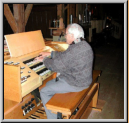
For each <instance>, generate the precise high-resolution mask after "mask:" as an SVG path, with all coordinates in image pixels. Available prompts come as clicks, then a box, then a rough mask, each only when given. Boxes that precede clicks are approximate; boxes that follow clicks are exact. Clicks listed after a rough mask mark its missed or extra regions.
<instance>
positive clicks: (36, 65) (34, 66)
mask: <svg viewBox="0 0 129 123" xmlns="http://www.w3.org/2000/svg"><path fill="white" fill-rule="evenodd" d="M42 64H43V63H42V62H40V63H38V64H35V65H33V66H31V67H30V69H33V68H36V67H38V66H39V65H42Z"/></svg>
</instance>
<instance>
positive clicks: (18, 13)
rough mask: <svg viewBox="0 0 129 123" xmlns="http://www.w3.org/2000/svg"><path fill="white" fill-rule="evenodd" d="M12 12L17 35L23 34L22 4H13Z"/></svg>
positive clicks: (23, 15)
mask: <svg viewBox="0 0 129 123" xmlns="http://www.w3.org/2000/svg"><path fill="white" fill-rule="evenodd" d="M13 11H14V18H15V20H16V23H17V33H19V32H25V14H24V4H13Z"/></svg>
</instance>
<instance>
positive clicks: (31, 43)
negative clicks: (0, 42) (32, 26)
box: [4, 30, 68, 119]
mask: <svg viewBox="0 0 129 123" xmlns="http://www.w3.org/2000/svg"><path fill="white" fill-rule="evenodd" d="M5 39H6V42H7V46H8V49H9V53H10V58H9V59H5V60H4V119H37V118H39V119H40V118H46V114H45V111H44V109H43V107H42V106H43V104H42V102H41V100H40V96H39V90H40V89H41V88H42V87H43V86H45V83H46V82H47V81H49V80H51V79H53V78H55V77H56V73H55V72H52V71H50V70H48V69H47V68H46V67H45V65H44V64H43V63H42V62H34V58H35V57H37V56H39V53H40V52H51V51H64V50H66V49H67V48H68V44H66V43H64V42H59V43H58V42H48V43H46V45H45V42H44V38H43V36H42V33H41V30H37V31H30V32H22V33H16V34H10V35H5ZM49 57H50V56H49ZM41 114H44V115H41ZM37 115H40V116H37Z"/></svg>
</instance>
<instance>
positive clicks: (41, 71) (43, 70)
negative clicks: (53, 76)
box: [37, 68, 48, 75]
mask: <svg viewBox="0 0 129 123" xmlns="http://www.w3.org/2000/svg"><path fill="white" fill-rule="evenodd" d="M46 70H48V69H47V68H44V69H42V70H40V71H38V72H37V74H38V75H39V74H40V73H43V72H45V71H46Z"/></svg>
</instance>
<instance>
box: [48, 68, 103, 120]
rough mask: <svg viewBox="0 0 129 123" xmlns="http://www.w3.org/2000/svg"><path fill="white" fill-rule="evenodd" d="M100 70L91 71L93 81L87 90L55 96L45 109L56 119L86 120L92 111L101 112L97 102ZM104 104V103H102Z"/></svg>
mask: <svg viewBox="0 0 129 123" xmlns="http://www.w3.org/2000/svg"><path fill="white" fill-rule="evenodd" d="M100 74H101V71H100V70H93V81H92V84H91V85H90V87H89V88H87V89H85V90H83V91H80V92H70V93H65V94H59V93H58V94H55V95H54V96H53V97H52V98H51V99H50V100H49V101H48V102H47V104H46V107H47V109H49V110H51V111H52V112H53V113H57V119H62V118H63V119H83V118H84V119H86V118H87V117H88V116H89V114H90V112H91V110H92V109H97V108H98V110H99V111H101V110H102V105H101V106H99V105H98V103H99V104H100V103H103V102H102V101H101V100H99V101H98V91H99V83H96V81H97V79H98V77H99V76H100ZM103 104H104V103H103Z"/></svg>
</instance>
